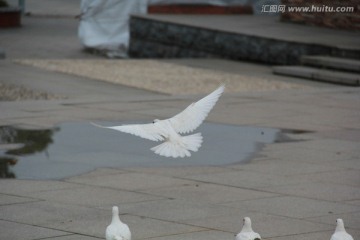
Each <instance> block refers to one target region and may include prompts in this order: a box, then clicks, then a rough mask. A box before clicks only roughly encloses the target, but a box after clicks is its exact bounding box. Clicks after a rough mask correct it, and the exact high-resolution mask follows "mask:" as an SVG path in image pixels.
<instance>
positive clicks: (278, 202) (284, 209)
mask: <svg viewBox="0 0 360 240" xmlns="http://www.w3.org/2000/svg"><path fill="white" fill-rule="evenodd" d="M224 205H226V206H231V207H237V208H245V209H249V210H253V211H259V212H265V213H269V214H273V215H278V216H284V217H290V218H300V219H303V218H310V217H317V216H328V217H329V216H331V215H332V214H339V213H351V212H357V211H360V208H358V207H357V206H353V205H346V204H339V203H334V202H328V201H317V200H314V199H309V198H299V197H293V196H281V197H272V198H262V199H252V200H245V201H234V202H230V203H226V204H224Z"/></svg>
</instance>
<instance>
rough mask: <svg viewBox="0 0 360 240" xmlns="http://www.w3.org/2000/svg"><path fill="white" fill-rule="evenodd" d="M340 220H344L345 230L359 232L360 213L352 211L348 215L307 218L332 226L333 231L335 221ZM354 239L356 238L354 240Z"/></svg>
mask: <svg viewBox="0 0 360 240" xmlns="http://www.w3.org/2000/svg"><path fill="white" fill-rule="evenodd" d="M338 218H341V219H343V220H344V224H345V228H352V229H354V230H355V229H356V230H359V231H360V211H353V212H349V213H339V214H334V215H332V216H322V217H314V218H308V219H307V220H309V221H313V222H317V223H324V224H329V225H332V226H333V228H334V229H335V226H336V219H338ZM355 239H356V238H355Z"/></svg>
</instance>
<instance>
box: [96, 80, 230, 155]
mask: <svg viewBox="0 0 360 240" xmlns="http://www.w3.org/2000/svg"><path fill="white" fill-rule="evenodd" d="M224 89H225V86H224V85H221V86H220V87H219V88H217V89H216V90H215V91H213V92H212V93H210V94H209V95H207V96H206V97H204V98H202V99H200V100H199V101H197V102H194V103H192V104H190V105H189V106H188V107H187V108H186V109H185V110H183V111H182V112H180V113H179V114H177V115H175V116H174V117H172V118H168V119H164V120H159V119H155V120H154V121H153V123H148V124H130V125H121V126H111V127H104V126H100V125H98V124H94V123H93V124H94V125H95V126H98V127H103V128H109V129H114V130H118V131H121V132H125V133H130V134H133V135H135V136H139V137H142V138H145V139H149V140H152V141H156V142H157V141H164V143H162V144H160V145H157V146H155V147H153V148H151V150H152V151H154V152H155V153H156V154H159V155H161V156H165V157H173V158H177V157H182V158H183V157H185V156H186V157H190V156H191V153H190V151H193V152H196V151H198V149H199V148H200V146H201V143H202V141H203V140H202V139H203V137H202V136H201V133H195V134H193V135H187V136H181V135H180V134H186V133H190V132H192V131H194V130H195V129H196V128H198V127H199V126H200V125H201V123H202V122H203V121H204V120H205V118H206V117H207V115H208V114H209V112H210V111H211V109H212V108H213V107H214V105H215V103H216V102H217V100H218V99H219V97H220V96H221V94H222V93H223V92H224Z"/></svg>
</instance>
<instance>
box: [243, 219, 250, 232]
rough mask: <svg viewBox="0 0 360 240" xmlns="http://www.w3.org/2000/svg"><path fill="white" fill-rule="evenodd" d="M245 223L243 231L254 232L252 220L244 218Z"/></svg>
mask: <svg viewBox="0 0 360 240" xmlns="http://www.w3.org/2000/svg"><path fill="white" fill-rule="evenodd" d="M243 222H244V223H243V230H248V231H252V228H251V219H250V218H249V217H244V219H243Z"/></svg>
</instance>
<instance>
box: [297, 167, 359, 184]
mask: <svg viewBox="0 0 360 240" xmlns="http://www.w3.org/2000/svg"><path fill="white" fill-rule="evenodd" d="M302 177H304V178H307V179H310V180H312V181H314V182H323V183H334V184H344V185H348V186H353V187H360V169H358V170H352V169H346V170H338V171H329V172H319V173H312V174H306V175H304V176H302Z"/></svg>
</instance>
